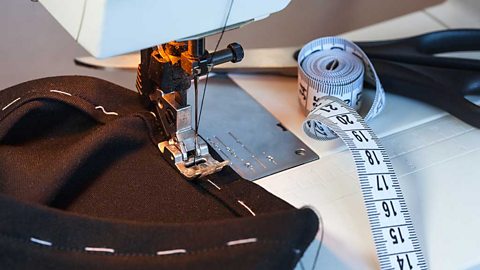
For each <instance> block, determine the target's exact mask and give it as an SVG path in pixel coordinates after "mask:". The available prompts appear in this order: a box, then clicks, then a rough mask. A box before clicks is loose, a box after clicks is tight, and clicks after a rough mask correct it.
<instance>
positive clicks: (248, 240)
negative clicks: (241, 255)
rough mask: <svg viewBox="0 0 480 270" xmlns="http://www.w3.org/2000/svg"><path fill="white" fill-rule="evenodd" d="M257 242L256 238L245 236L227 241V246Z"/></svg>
mask: <svg viewBox="0 0 480 270" xmlns="http://www.w3.org/2000/svg"><path fill="white" fill-rule="evenodd" d="M255 242H257V238H247V239H240V240H234V241H230V242H227V246H234V245H243V244H250V243H255Z"/></svg>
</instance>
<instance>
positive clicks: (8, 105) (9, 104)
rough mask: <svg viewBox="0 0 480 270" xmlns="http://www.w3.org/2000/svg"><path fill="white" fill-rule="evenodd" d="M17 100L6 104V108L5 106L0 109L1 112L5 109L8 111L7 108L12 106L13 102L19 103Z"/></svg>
mask: <svg viewBox="0 0 480 270" xmlns="http://www.w3.org/2000/svg"><path fill="white" fill-rule="evenodd" d="M19 100H20V98H17V99H15V100H14V101H12V102H10V103H8V104H7V106H5V107H3V108H2V111H5V110H6V109H8V107H10V106H12V105H13V103H15V102H17V101H19Z"/></svg>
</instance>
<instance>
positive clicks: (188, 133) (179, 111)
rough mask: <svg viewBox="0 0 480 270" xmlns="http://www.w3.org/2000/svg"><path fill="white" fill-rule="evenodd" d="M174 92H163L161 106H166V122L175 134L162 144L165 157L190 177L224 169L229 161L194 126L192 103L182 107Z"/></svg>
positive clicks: (162, 113)
mask: <svg viewBox="0 0 480 270" xmlns="http://www.w3.org/2000/svg"><path fill="white" fill-rule="evenodd" d="M172 95H173V94H166V95H163V96H162V97H161V98H160V100H159V105H158V106H159V107H161V108H163V109H162V110H160V113H161V115H160V117H161V119H162V123H166V124H167V125H166V127H165V128H166V130H167V132H168V133H170V134H171V133H173V134H174V136H173V138H172V139H170V140H168V141H163V142H160V143H159V144H158V147H159V149H160V151H161V152H162V154H163V156H164V158H165V159H166V160H167V161H168V162H170V163H171V165H172V166H174V167H176V168H177V169H178V170H179V171H180V173H181V174H183V175H184V176H185V177H187V178H189V179H191V178H197V177H203V176H206V175H209V174H212V173H215V172H218V171H220V170H221V169H222V168H223V167H224V166H227V165H228V164H229V161H228V160H225V161H222V162H219V161H217V160H215V159H214V158H213V157H212V156H211V155H210V153H209V151H208V145H207V144H206V143H205V141H204V140H203V139H202V138H201V137H199V136H198V135H196V134H195V131H194V130H193V128H192V125H191V121H192V117H191V116H192V113H191V107H190V105H187V106H184V107H182V106H181V105H180V104H178V103H177V102H176V101H175V99H173V98H172Z"/></svg>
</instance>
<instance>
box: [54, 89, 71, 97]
mask: <svg viewBox="0 0 480 270" xmlns="http://www.w3.org/2000/svg"><path fill="white" fill-rule="evenodd" d="M50 92H52V93H58V94H62V95H66V96H69V97H71V96H72V94H70V93H67V92H63V91H60V90H50Z"/></svg>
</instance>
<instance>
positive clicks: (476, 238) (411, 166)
mask: <svg viewBox="0 0 480 270" xmlns="http://www.w3.org/2000/svg"><path fill="white" fill-rule="evenodd" d="M473 7H476V8H477V9H476V12H474V11H475V9H474V8H473ZM479 18H480V1H474V0H466V1H464V0H454V1H448V2H446V3H444V4H441V5H439V6H436V7H432V8H430V9H428V10H427V11H418V12H415V13H412V14H409V15H406V16H402V17H399V18H396V19H393V20H389V21H386V22H383V23H380V24H376V25H373V26H369V27H366V28H362V29H360V30H357V31H353V32H349V33H346V34H344V35H343V36H344V37H347V38H349V39H352V40H377V39H389V38H398V37H404V36H410V35H414V34H420V33H424V32H429V31H434V30H440V29H446V28H450V26H451V28H456V27H469V26H470V27H478V26H480V19H479ZM231 77H232V78H233V79H234V81H235V82H236V83H237V84H239V85H240V86H241V87H242V88H243V89H245V90H246V91H247V92H248V93H249V94H250V95H252V96H253V97H254V98H255V99H257V100H258V101H259V102H260V103H261V104H262V105H263V106H265V107H266V108H267V109H268V110H269V111H270V112H271V113H272V114H273V115H274V116H275V117H277V118H278V119H279V121H280V122H282V124H283V125H284V126H285V127H287V128H288V129H290V130H291V131H292V132H293V133H295V134H296V135H297V136H298V137H299V138H301V139H302V140H303V141H304V142H305V143H306V144H307V145H308V146H310V147H311V148H312V149H313V150H314V151H315V152H316V153H317V154H318V155H319V156H320V159H319V160H318V161H315V162H311V163H308V164H306V165H303V166H300V167H297V168H293V169H290V170H287V171H284V172H281V173H278V174H275V175H272V176H269V177H266V178H263V179H260V180H258V181H257V182H256V183H257V184H260V185H261V186H263V187H264V188H266V189H267V190H269V191H270V192H272V193H273V194H275V195H277V196H279V197H281V198H282V199H284V200H286V201H288V202H289V203H291V204H293V205H295V206H297V207H302V206H311V207H313V208H315V209H316V210H317V211H318V213H319V214H320V215H321V216H322V218H323V221H324V225H325V226H324V232H325V237H324V241H323V247H322V250H321V253H320V257H319V261H318V264H317V268H318V269H375V268H378V263H377V259H376V254H375V249H374V243H373V240H372V237H371V234H370V228H369V224H368V220H367V216H366V211H365V209H364V206H363V200H362V194H361V191H360V187H359V183H358V178H357V176H356V172H355V167H354V164H353V159H352V158H351V156H350V154H349V152H348V150H347V149H346V147H345V146H343V144H342V143H341V142H340V140H336V141H331V142H319V141H315V140H313V139H310V138H308V137H307V136H306V135H304V134H303V132H302V130H301V123H302V120H303V119H304V115H303V114H302V112H301V110H300V108H299V106H298V102H297V96H296V95H297V94H296V93H297V87H296V80H295V79H293V78H286V77H279V76H258V75H232V76H231ZM272 97H274V98H272ZM285 108H289V109H287V110H286V109H285ZM369 124H370V125H371V127H372V128H373V130H374V131H375V132H376V134H377V135H379V137H381V141H382V143H383V144H384V146H385V147H386V149H387V151H388V152H389V155H390V157H391V159H392V163H393V165H394V168H395V170H396V172H397V174H398V176H399V180H400V184H401V187H402V190H403V192H404V196H405V199H406V201H407V205H408V208H409V210H410V212H411V215H412V219H413V222H414V225H415V228H416V231H417V233H418V235H419V240H420V243H421V245H422V247H423V250H424V253H425V255H426V258H427V261H428V263H429V266H430V267H431V269H480V208H479V207H478V206H479V205H480V196H478V195H477V194H478V190H480V170H479V169H477V167H476V165H477V163H478V162H479V161H480V151H479V150H480V140H479V139H480V136H479V135H480V132H479V130H477V129H475V128H473V127H471V126H469V125H467V124H465V123H463V122H461V121H459V120H458V119H456V118H454V117H452V116H450V115H449V114H447V113H445V112H443V111H441V110H439V109H436V108H433V107H431V106H428V105H426V104H423V103H421V102H417V101H414V100H409V99H407V98H403V97H400V96H396V95H392V94H387V105H386V108H385V110H384V112H383V113H382V114H381V115H380V116H379V117H377V118H375V119H374V120H372V121H371V122H370V123H369ZM477 166H478V165H477ZM318 237H319V236H317V241H315V242H314V243H313V244H312V245H311V246H310V248H309V250H308V251H307V253H306V255H305V256H304V258H303V265H304V266H305V268H306V269H310V268H311V265H312V262H313V257H314V252H315V250H316V248H317V245H318Z"/></svg>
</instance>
